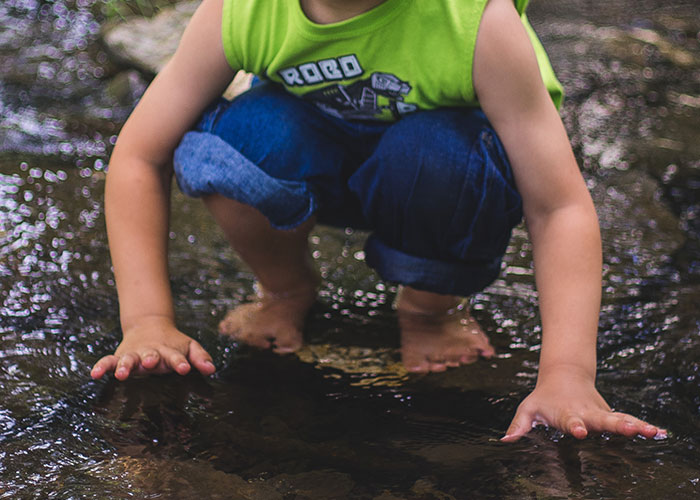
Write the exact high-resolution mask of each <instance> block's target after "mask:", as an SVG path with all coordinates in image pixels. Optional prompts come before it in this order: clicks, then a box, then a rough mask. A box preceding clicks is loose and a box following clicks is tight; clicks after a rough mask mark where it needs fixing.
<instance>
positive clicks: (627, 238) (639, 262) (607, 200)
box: [592, 171, 685, 297]
mask: <svg viewBox="0 0 700 500" xmlns="http://www.w3.org/2000/svg"><path fill="white" fill-rule="evenodd" d="M592 196H593V200H594V202H595V204H596V208H597V211H598V216H599V219H600V226H601V233H602V237H603V253H604V255H605V262H606V268H605V270H604V286H606V294H608V295H610V294H613V295H614V296H620V297H622V296H626V295H636V294H638V293H639V287H640V286H643V285H644V284H645V282H646V281H647V280H648V279H650V278H653V277H654V276H657V275H658V274H659V273H663V269H664V267H665V266H666V265H667V264H668V263H669V261H670V257H671V255H672V254H673V252H675V251H676V250H678V249H679V248H680V247H681V246H682V245H683V243H684V242H685V234H684V232H683V231H682V229H681V226H680V221H679V219H678V218H677V217H676V216H675V215H674V214H673V213H672V212H671V211H670V210H669V208H668V207H667V205H666V203H665V202H664V201H663V199H662V191H661V188H660V186H659V184H658V182H656V181H655V180H654V179H652V178H651V177H650V176H648V175H646V174H644V173H642V172H635V171H627V172H609V173H607V174H606V175H605V176H603V177H602V179H601V180H599V181H597V182H596V185H595V186H594V187H593V189H592Z"/></svg>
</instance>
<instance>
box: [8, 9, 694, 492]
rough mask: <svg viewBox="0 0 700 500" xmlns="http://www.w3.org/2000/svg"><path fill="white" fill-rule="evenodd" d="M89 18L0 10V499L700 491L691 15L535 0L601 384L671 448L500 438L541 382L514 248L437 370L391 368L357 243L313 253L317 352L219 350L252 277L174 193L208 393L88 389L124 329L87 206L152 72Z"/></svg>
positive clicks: (176, 239) (168, 382) (391, 343)
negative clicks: (458, 361)
mask: <svg viewBox="0 0 700 500" xmlns="http://www.w3.org/2000/svg"><path fill="white" fill-rule="evenodd" d="M102 7H103V5H102V4H100V3H96V2H95V1H94V0H75V1H72V0H55V1H32V0H6V1H4V2H3V3H2V4H0V75H2V76H0V498H8V499H9V498H12V499H15V498H42V499H43V498H61V499H63V498H104V497H113V498H210V497H211V498H245V499H248V498H250V499H254V498H265V499H267V498H270V499H275V498H279V499H282V498H284V499H307V498H308V499H327V498H367V499H382V500H390V499H395V498H407V499H450V498H455V499H463V498H465V499H466V498H523V497H531V498H598V497H600V498H696V497H697V495H698V494H700V491H699V490H700V486H699V485H698V482H699V481H700V472H699V471H698V463H700V452H699V451H698V449H697V448H698V444H699V442H698V438H697V436H698V434H699V433H700V389H699V382H700V380H699V377H700V368H699V366H700V338H699V333H700V319H699V318H700V316H699V315H698V312H697V304H698V303H700V245H699V235H700V146H699V145H700V140H699V139H700V136H699V135H698V134H700V132H699V131H700V21H698V17H697V5H696V4H695V2H694V1H682V0H676V1H673V2H670V3H669V2H659V1H649V0H647V1H642V2H629V1H621V2H614V3H613V4H610V3H609V2H603V1H598V0H595V1H587V2H573V1H568V0H567V1H563V2H557V3H551V2H543V1H535V2H534V3H533V6H532V9H531V18H532V20H533V23H534V24H535V25H536V27H537V29H538V32H539V33H540V34H541V36H542V38H543V41H544V42H545V45H546V46H547V49H548V50H549V52H550V54H551V56H552V60H553V63H554V65H555V67H556V69H557V71H558V73H559V75H560V77H561V79H562V81H563V82H564V84H565V87H566V88H567V92H568V101H567V103H566V105H565V108H564V110H563V116H564V120H565V123H566V125H567V128H568V130H569V132H570V135H571V137H572V142H573V144H574V148H575V151H576V154H577V156H578V158H579V161H580V163H581V165H582V167H583V169H584V172H585V175H586V180H587V182H588V184H589V187H590V189H591V191H592V193H593V196H594V198H595V200H596V203H597V206H598V211H599V215H600V218H601V227H602V229H603V236H604V239H605V250H606V254H605V269H604V273H605V274H604V286H605V298H604V303H603V312H602V315H601V321H600V332H601V333H600V338H599V387H600V389H601V392H602V393H603V394H604V395H605V397H606V398H607V399H608V401H609V402H610V403H611V404H612V405H613V406H614V407H615V408H617V409H620V410H625V411H628V412H631V413H634V414H637V415H640V416H642V417H644V418H646V419H649V420H651V421H653V422H655V423H658V424H660V425H663V426H665V427H667V428H668V429H669V431H670V437H669V438H668V439H666V440H662V441H653V440H652V441H645V440H642V439H635V440H626V439H623V438H618V437H610V436H599V437H593V438H591V439H588V440H586V441H584V442H576V441H574V440H573V439H571V438H568V437H562V436H561V435H559V434H558V433H556V432H552V431H548V430H545V429H538V430H536V431H534V432H533V433H531V435H530V436H529V437H528V438H527V439H525V440H523V441H522V442H520V443H518V444H515V445H510V446H506V445H503V444H501V443H499V442H498V438H499V437H500V436H501V435H502V433H503V431H504V429H505V428H506V427H507V425H508V423H509V421H510V418H511V416H512V414H513V412H514V409H515V407H516V406H517V404H518V403H519V401H520V400H521V399H522V398H523V397H524V396H525V395H526V394H527V393H528V392H529V390H530V389H531V388H532V386H533V384H534V380H535V376H536V369H537V355H538V344H539V333H540V332H539V326H538V316H537V310H536V305H535V304H536V300H535V299H536V295H535V290H534V286H533V281H532V270H531V266H530V244H529V242H528V241H527V238H526V236H525V233H524V232H523V231H522V230H518V231H516V234H515V236H514V238H513V241H512V242H511V247H510V249H509V253H508V256H507V259H506V261H507V262H506V264H505V266H504V273H503V276H502V278H501V279H499V280H498V281H497V282H496V283H494V285H493V286H491V287H490V288H488V289H487V290H486V291H484V292H483V293H481V294H479V295H477V296H476V297H474V298H473V307H474V309H475V314H476V315H477V318H478V319H479V320H480V321H481V322H482V324H483V325H484V326H485V327H486V328H487V329H488V331H489V332H490V334H491V337H492V341H493V343H494V345H495V346H496V348H497V350H498V352H499V355H498V356H497V358H496V359H494V360H492V361H488V362H486V361H481V362H479V363H477V364H476V365H473V366H468V367H464V368H459V369H453V370H450V371H448V372H447V373H444V374H435V375H428V376H413V375H411V376H409V375H407V374H406V373H405V372H404V371H403V369H402V368H401V367H400V365H399V364H398V360H399V358H398V354H397V352H396V348H397V347H398V330H397V327H396V325H395V322H394V318H393V316H392V314H391V302H392V300H393V296H394V293H395V289H394V288H393V287H392V286H391V285H389V284H386V283H383V282H381V281H380V280H379V279H378V278H377V277H376V275H374V274H372V273H371V272H370V271H368V270H367V268H366V267H365V265H364V263H363V262H362V260H363V254H362V240H363V234H360V233H357V232H353V231H350V230H346V231H342V230H329V229H324V228H321V229H319V230H317V232H316V233H315V234H314V236H313V238H312V245H313V250H314V258H315V259H316V261H317V263H318V266H319V268H320V269H321V271H322V273H323V275H324V277H325V278H326V284H325V285H324V288H323V289H322V291H321V300H320V301H319V304H318V305H317V306H316V307H315V309H314V310H313V312H312V315H311V318H310V321H309V325H308V328H307V332H306V337H307V338H306V340H307V346H306V347H305V348H304V349H303V351H302V352H300V353H299V354H298V355H295V356H289V357H277V356H274V355H272V354H268V353H258V352H254V351H251V350H249V349H246V348H243V347H240V346H238V345H236V344H235V343H232V342H230V341H228V340H225V339H222V338H220V337H218V335H217V334H216V324H217V321H218V320H219V318H220V317H221V316H222V315H223V313H224V312H225V311H226V310H227V309H229V308H230V307H232V306H233V305H236V304H238V303H241V302H242V301H244V300H246V297H247V296H248V295H249V294H250V293H251V292H252V286H253V277H252V275H251V274H250V272H249V271H248V270H247V269H246V268H245V267H244V266H243V265H242V264H241V263H240V261H239V260H238V259H237V258H236V257H235V256H234V255H233V254H232V253H231V251H230V250H229V248H228V246H227V245H226V243H225V242H224V241H223V238H222V237H221V235H220V234H219V233H218V231H217V230H216V228H215V227H214V225H213V223H212V222H211V221H210V219H209V217H208V216H207V214H206V213H205V211H204V210H203V209H202V207H201V206H200V205H198V204H197V203H196V202H193V201H192V200H188V199H185V198H184V197H182V196H181V195H180V194H179V193H178V194H175V196H174V202H173V211H174V216H173V225H172V232H171V235H170V237H171V257H172V258H171V265H172V269H173V274H172V285H173V291H174V294H175V299H176V304H177V311H178V321H179V324H180V325H181V327H182V328H183V329H184V330H185V331H187V332H189V333H190V334H192V335H193V336H194V337H196V338H197V339H199V340H200V341H201V342H202V343H203V344H204V345H205V346H206V347H207V348H208V349H209V351H210V352H212V354H213V355H214V357H215V360H216V363H217V366H218V367H219V371H218V373H217V375H216V376H214V377H212V378H209V379H204V378H202V377H199V376H196V375H191V376H187V377H184V378H180V377H176V376H166V377H160V378H150V379H142V380H132V381H129V382H127V383H116V382H115V381H114V380H104V381H99V382H93V381H91V380H90V378H89V369H90V366H91V365H92V363H94V361H95V360H97V359H98V358H99V357H100V356H102V355H104V354H106V353H109V352H111V351H113V349H114V348H115V347H116V345H117V344H118V341H119V338H120V331H119V326H118V322H117V301H116V294H115V290H114V283H113V277H112V274H111V270H110V263H109V256H108V251H107V246H106V235H105V230H104V218H103V212H102V206H101V199H102V191H103V185H104V170H105V168H106V162H107V156H108V154H109V151H110V149H111V146H112V144H113V143H114V140H115V134H116V133H117V132H118V130H119V128H120V126H121V124H122V123H123V121H124V119H125V118H126V116H127V115H128V112H129V110H130V109H131V107H132V106H133V104H134V101H135V99H136V98H137V97H138V96H139V95H140V93H141V92H142V91H143V88H144V85H145V79H144V77H142V76H140V75H139V74H138V73H135V72H133V71H130V70H129V69H128V68H123V67H120V66H118V65H117V64H115V63H114V62H113V61H112V60H111V58H110V57H109V56H108V55H107V53H106V52H105V51H104V49H103V48H102V46H101V45H100V44H99V43H98V35H99V30H100V25H101V23H102V22H103V21H104V14H103V12H102V11H103V8H102Z"/></svg>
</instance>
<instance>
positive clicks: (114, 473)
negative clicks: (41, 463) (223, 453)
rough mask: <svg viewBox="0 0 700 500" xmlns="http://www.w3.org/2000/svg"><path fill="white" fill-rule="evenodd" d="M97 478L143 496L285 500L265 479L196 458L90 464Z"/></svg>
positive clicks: (144, 459)
mask: <svg viewBox="0 0 700 500" xmlns="http://www.w3.org/2000/svg"><path fill="white" fill-rule="evenodd" d="M90 473H91V475H93V476H96V477H109V478H113V477H119V478H120V480H121V482H122V483H123V484H124V485H125V486H127V487H126V488H125V491H124V492H125V493H126V492H128V493H129V496H131V494H136V495H137V496H138V497H140V498H153V497H152V496H151V495H158V496H159V497H160V496H161V495H165V496H164V498H209V499H212V500H219V499H220V500H225V499H230V498H236V499H240V500H278V499H279V500H282V498H283V496H282V494H280V493H279V492H278V491H276V490H275V489H274V488H273V487H271V486H269V485H267V484H265V483H263V482H248V481H246V480H245V479H243V478H242V477H240V476H237V475H235V474H227V473H224V472H222V471H220V470H217V469H215V468H214V467H213V466H212V465H211V464H210V463H207V462H200V461H197V460H188V461H178V460H169V459H159V458H141V457H128V456H122V457H119V458H116V459H115V460H113V461H111V462H108V463H98V464H96V465H94V466H93V467H91V471H90Z"/></svg>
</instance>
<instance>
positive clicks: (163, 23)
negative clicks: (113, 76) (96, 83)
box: [102, 0, 252, 99]
mask: <svg viewBox="0 0 700 500" xmlns="http://www.w3.org/2000/svg"><path fill="white" fill-rule="evenodd" d="M200 3H201V2H200V1H199V0H196V1H193V2H182V3H178V4H176V5H175V6H173V7H170V8H165V9H163V10H161V11H160V12H159V13H158V14H157V15H156V16H155V17H152V18H141V17H133V18H129V19H127V20H125V21H114V22H111V23H108V24H107V25H106V26H105V27H104V28H103V30H102V40H103V42H104V44H105V46H106V47H107V48H108V49H109V51H110V53H111V54H112V55H113V56H114V57H115V58H116V59H117V60H118V61H119V62H121V63H122V64H125V65H127V66H131V67H134V68H137V69H138V70H140V71H142V72H144V73H146V74H147V75H150V76H153V75H155V74H156V73H158V72H159V71H160V70H161V69H163V67H164V66H165V64H166V63H167V62H168V60H169V59H170V58H171V57H172V55H173V54H174V53H175V50H176V49H177V46H178V43H179V42H180V37H182V33H183V32H184V31H185V28H186V27H187V24H188V23H189V21H190V18H191V17H192V14H194V11H195V10H196V9H197V7H198V6H199V4H200ZM251 80H252V75H250V74H247V73H244V72H239V73H238V74H237V75H236V77H235V78H234V80H233V82H232V83H231V85H230V86H229V88H228V89H227V90H226V91H225V92H224V97H226V98H227V99H232V98H233V97H235V96H237V95H238V94H240V93H241V92H243V91H245V90H247V89H248V88H249V87H250V83H251Z"/></svg>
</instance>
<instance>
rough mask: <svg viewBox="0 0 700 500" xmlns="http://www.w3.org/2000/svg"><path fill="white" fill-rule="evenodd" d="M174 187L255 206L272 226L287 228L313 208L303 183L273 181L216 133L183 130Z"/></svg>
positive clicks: (310, 197)
mask: <svg viewBox="0 0 700 500" xmlns="http://www.w3.org/2000/svg"><path fill="white" fill-rule="evenodd" d="M173 163H174V168H175V178H176V179H177V184H178V186H179V187H180V190H181V191H182V192H183V193H184V194H186V195H188V196H193V197H200V196H205V195H208V194H215V193H218V194H221V195H223V196H225V197H227V198H231V199H233V200H236V201H239V202H241V203H244V204H246V205H250V206H252V207H253V208H256V209H257V210H259V211H260V212H261V213H262V214H263V215H264V216H265V217H267V219H268V220H269V221H270V224H271V225H272V227H274V228H275V229H293V228H295V227H297V226H299V224H301V223H302V222H304V221H305V220H307V219H308V218H309V217H311V215H313V213H314V212H315V211H316V208H317V206H316V197H315V196H314V193H313V192H312V190H311V189H310V187H309V185H308V184H307V183H306V182H303V181H290V180H282V179H275V178H274V177H271V176H270V175H268V174H267V173H265V172H264V171H263V170H261V169H260V168H259V167H258V166H257V165H255V164H254V163H253V162H251V161H250V160H248V159H247V158H246V157H245V156H243V155H242V154H241V153H240V152H238V151H237V150H236V149H234V148H233V147H232V146H231V145H230V144H228V143H227V142H225V141H224V140H223V139H221V138H220V137H218V136H216V135H213V134H210V133H207V132H187V133H186V134H185V136H184V137H183V138H182V141H181V142H180V145H179V146H178V147H177V149H176V150H175V155H174V161H173Z"/></svg>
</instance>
